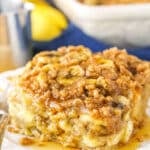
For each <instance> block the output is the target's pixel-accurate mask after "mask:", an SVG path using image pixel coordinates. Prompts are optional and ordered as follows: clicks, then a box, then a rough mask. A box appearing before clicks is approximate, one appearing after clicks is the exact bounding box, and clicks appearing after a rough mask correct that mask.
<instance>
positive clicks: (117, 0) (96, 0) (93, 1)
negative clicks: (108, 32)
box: [78, 0, 150, 5]
mask: <svg viewBox="0 0 150 150" xmlns="http://www.w3.org/2000/svg"><path fill="white" fill-rule="evenodd" d="M78 1H79V2H82V3H85V4H89V5H103V4H107V5H113V4H133V3H148V2H150V0H78Z"/></svg>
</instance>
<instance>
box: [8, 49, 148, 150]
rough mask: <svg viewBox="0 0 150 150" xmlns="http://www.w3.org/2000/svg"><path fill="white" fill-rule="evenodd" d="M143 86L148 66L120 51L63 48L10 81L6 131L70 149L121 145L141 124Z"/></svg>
mask: <svg viewBox="0 0 150 150" xmlns="http://www.w3.org/2000/svg"><path fill="white" fill-rule="evenodd" d="M149 80H150V63H149V62H146V61H142V60H140V59H138V58H137V57H135V56H132V55H129V54H127V52H126V51H125V50H118V49H117V48H111V49H108V50H105V51H103V52H98V53H92V52H91V50H90V49H88V48H86V47H83V46H68V47H61V48H59V49H58V50H56V51H45V52H41V53H39V54H37V55H36V56H35V57H34V58H33V59H32V60H31V61H30V62H28V64H27V65H26V66H25V69H24V71H23V73H22V74H21V75H19V76H17V77H16V78H14V80H13V81H14V88H13V89H12V90H11V92H10V94H9V101H8V103H9V113H10V116H11V126H12V127H13V128H14V130H16V131H17V132H19V133H21V134H25V135H27V136H32V137H33V138H35V139H39V140H41V141H55V142H58V143H61V144H62V145H64V146H70V147H75V148H82V149H94V148H96V149H100V148H101V147H112V146H114V145H116V144H118V143H126V142H128V140H129V139H130V137H131V136H132V134H133V133H134V131H135V130H136V129H137V128H138V127H139V126H140V125H141V122H142V120H143V119H144V118H143V116H144V111H145V103H146V99H147V98H148V95H149V92H148V91H149V90H148V88H149V87H148V86H149V85H150V81H149Z"/></svg>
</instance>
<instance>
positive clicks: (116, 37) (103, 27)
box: [53, 0, 150, 48]
mask: <svg viewBox="0 0 150 150" xmlns="http://www.w3.org/2000/svg"><path fill="white" fill-rule="evenodd" d="M53 1H54V3H55V4H56V6H57V7H58V8H60V9H61V10H62V11H63V12H64V13H65V14H66V15H67V16H68V18H69V19H70V20H71V21H72V22H73V23H74V24H76V25H77V26H78V27H80V28H81V29H82V30H83V31H84V32H85V33H87V34H88V35H90V36H92V37H94V38H96V39H98V40H99V41H103V42H106V43H108V44H111V45H116V46H119V47H130V48H133V47H145V46H150V36H149V29H150V3H145V4H130V5H129V4H128V5H123V4H122V5H96V6H90V5H85V4H82V3H80V2H78V1H77V0H69V1H66V0H53ZM141 2H142V1H141Z"/></svg>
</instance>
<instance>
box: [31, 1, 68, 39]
mask: <svg viewBox="0 0 150 150" xmlns="http://www.w3.org/2000/svg"><path fill="white" fill-rule="evenodd" d="M28 1H30V2H33V4H34V9H33V10H32V12H31V30H32V39H33V40H36V41H47V40H51V39H54V38H55V37H58V36H59V35H60V34H61V33H62V31H63V30H64V29H66V28H67V20H66V18H65V16H64V15H63V14H62V13H61V12H59V11H58V10H57V9H55V8H53V7H52V6H50V5H49V4H47V3H46V2H45V1H44V0H42V1H36V0H28Z"/></svg>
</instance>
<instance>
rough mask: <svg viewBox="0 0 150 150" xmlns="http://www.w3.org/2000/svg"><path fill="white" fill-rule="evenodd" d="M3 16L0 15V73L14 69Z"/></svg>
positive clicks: (5, 21)
mask: <svg viewBox="0 0 150 150" xmlns="http://www.w3.org/2000/svg"><path fill="white" fill-rule="evenodd" d="M8 32H9V31H8V29H7V20H6V18H5V16H2V15H0V72H2V71H6V70H9V69H13V68H15V65H14V63H13V59H12V51H11V45H10V42H9V33H8Z"/></svg>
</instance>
